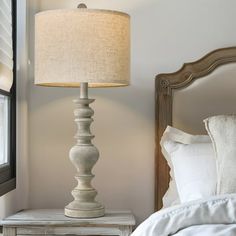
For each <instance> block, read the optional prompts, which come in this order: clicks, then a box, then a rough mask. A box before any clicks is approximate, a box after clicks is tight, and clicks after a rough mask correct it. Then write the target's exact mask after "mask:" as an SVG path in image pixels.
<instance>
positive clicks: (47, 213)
mask: <svg viewBox="0 0 236 236" xmlns="http://www.w3.org/2000/svg"><path fill="white" fill-rule="evenodd" d="M0 223H1V224H2V225H3V226H13V225H14V226H19V225H30V226H37V225H44V226H46V225H48V226H50V225H58V226H60V225H61V226H81V225H135V219H134V216H133V214H132V213H131V211H111V210H108V211H106V214H105V216H103V217H99V218H87V219H78V218H69V217H66V216H65V215H64V210H62V209H37V210H24V211H20V212H18V213H16V214H15V215H12V216H9V217H7V218H5V219H4V220H2V221H1V222H0Z"/></svg>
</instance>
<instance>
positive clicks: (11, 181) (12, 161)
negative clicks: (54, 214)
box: [0, 0, 17, 196]
mask: <svg viewBox="0 0 236 236" xmlns="http://www.w3.org/2000/svg"><path fill="white" fill-rule="evenodd" d="M11 3H12V44H13V45H12V46H13V84H12V88H11V90H10V92H6V91H3V90H1V89H0V94H1V95H4V96H7V97H9V98H10V111H9V115H10V120H9V121H10V132H9V142H10V144H9V146H10V148H9V163H7V164H4V165H2V166H1V167H0V196H2V195H4V194H6V193H7V192H9V191H11V190H13V189H15V188H16V58H17V57H16V56H17V55H16V50H17V49H16V44H17V43H16V40H17V28H16V25H17V22H16V20H17V11H16V9H17V0H11Z"/></svg>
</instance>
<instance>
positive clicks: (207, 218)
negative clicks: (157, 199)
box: [131, 194, 236, 236]
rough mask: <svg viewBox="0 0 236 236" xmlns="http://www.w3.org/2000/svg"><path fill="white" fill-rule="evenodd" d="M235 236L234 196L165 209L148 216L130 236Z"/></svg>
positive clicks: (235, 196) (223, 196)
mask: <svg viewBox="0 0 236 236" xmlns="http://www.w3.org/2000/svg"><path fill="white" fill-rule="evenodd" d="M167 235H175V236H200V235H201V236H213V235H214V236H223V235H224V236H225V235H226V236H236V194H230V195H222V196H217V197H212V198H210V199H207V200H199V201H194V202H189V203H186V204H182V205H179V206H174V207H169V208H166V209H163V210H160V211H158V212H156V213H154V214H152V215H151V216H150V217H149V218H148V219H147V220H145V221H144V222H143V223H142V224H141V225H139V226H138V228H137V229H136V230H135V231H134V232H133V234H132V235H131V236H167Z"/></svg>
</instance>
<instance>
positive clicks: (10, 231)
mask: <svg viewBox="0 0 236 236" xmlns="http://www.w3.org/2000/svg"><path fill="white" fill-rule="evenodd" d="M3 236H16V228H14V227H4V226H3Z"/></svg>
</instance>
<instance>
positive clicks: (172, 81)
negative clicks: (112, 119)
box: [155, 47, 236, 210]
mask: <svg viewBox="0 0 236 236" xmlns="http://www.w3.org/2000/svg"><path fill="white" fill-rule="evenodd" d="M232 63H236V47H230V48H222V49H218V50H215V51H213V52H211V53H209V54H207V55H206V56H204V57H203V58H201V59H200V60H198V61H196V62H193V63H187V64H184V66H183V67H182V68H181V69H180V70H179V71H177V72H175V73H170V74H159V75H157V76H156V81H155V82H156V83H155V106H156V112H155V116H156V121H155V122H156V128H155V132H156V136H155V139H156V140H155V142H156V150H155V173H156V174H155V209H156V210H159V209H160V208H161V207H162V197H163V196H164V194H165V192H166V190H167V188H168V185H169V179H170V176H169V168H168V165H167V162H166V160H165V159H164V157H163V155H162V153H161V149H160V144H159V143H160V139H161V136H162V134H163V132H164V130H165V128H166V127H167V125H172V121H173V117H172V114H173V98H174V96H173V94H174V93H175V91H178V90H181V89H186V88H187V87H189V86H190V85H192V84H193V83H195V81H196V80H198V79H200V78H205V77H209V76H211V75H210V74H212V73H213V72H214V71H215V70H216V69H217V68H218V67H221V66H223V65H226V64H232ZM235 65H236V64H235ZM235 71H236V67H235ZM218 77H219V76H218ZM221 77H222V75H221ZM231 77H232V75H231ZM217 80H218V79H217ZM234 86H235V94H236V72H235V84H234ZM208 87H209V86H208ZM210 87H211V86H210ZM231 93H232V92H231ZM234 96H235V97H234V98H235V100H234V101H235V104H236V95H234ZM213 100H214V99H213ZM231 100H232V97H231ZM215 107H217V106H215ZM231 107H232V106H231ZM235 107H236V105H235ZM227 111H228V110H226V112H227ZM219 112H222V111H219ZM223 112H224V110H223ZM212 114H217V112H209V115H212ZM204 115H208V114H206V113H205V114H204ZM203 117H204V116H203Z"/></svg>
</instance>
